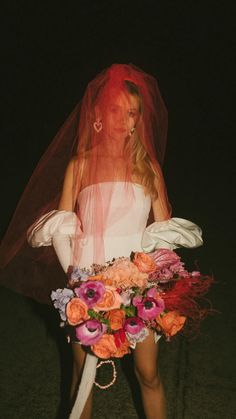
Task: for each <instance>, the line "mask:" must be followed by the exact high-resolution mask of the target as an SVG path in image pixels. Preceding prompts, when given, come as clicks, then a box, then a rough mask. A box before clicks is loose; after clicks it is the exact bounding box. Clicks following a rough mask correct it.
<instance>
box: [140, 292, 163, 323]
mask: <svg viewBox="0 0 236 419" xmlns="http://www.w3.org/2000/svg"><path fill="white" fill-rule="evenodd" d="M133 304H134V305H135V306H136V307H137V311H138V316H139V317H140V318H141V319H143V320H153V319H155V318H156V317H157V316H158V314H160V313H162V312H163V310H164V309H165V303H164V301H163V300H162V298H158V299H155V298H152V297H145V298H143V299H142V301H141V302H137V303H134V300H133Z"/></svg>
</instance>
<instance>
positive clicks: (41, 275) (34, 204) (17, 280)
mask: <svg viewBox="0 0 236 419" xmlns="http://www.w3.org/2000/svg"><path fill="white" fill-rule="evenodd" d="M167 123H168V120H167V111H166V108H165V105H164V102H163V100H162V98H161V95H160V92H159V88H158V85H157V82H156V80H155V79H154V78H153V77H152V76H150V75H148V74H146V73H144V72H143V71H142V70H140V69H138V68H137V67H135V66H133V65H123V64H114V65H112V66H111V67H109V68H108V69H105V70H104V71H102V72H101V73H100V74H99V75H98V76H97V77H96V78H95V79H94V80H93V81H91V82H90V83H89V84H88V86H87V89H86V92H85V94H84V97H83V99H82V101H81V102H80V103H79V104H78V105H77V106H76V108H75V109H74V111H73V112H72V113H71V115H70V116H69V118H68V119H67V120H66V122H65V123H64V125H63V126H62V128H61V129H60V131H59V132H58V134H57V135H56V136H55V138H54V139H53V141H52V143H51V145H50V146H49V148H48V149H47V151H46V152H45V154H44V155H43V157H42V158H41V160H40V161H39V163H38V165H37V167H36V169H35V171H34V173H33V175H32V177H31V179H30V181H29V183H28V185H27V187H26V189H25V191H24V193H23V195H22V198H21V200H20V202H19V204H18V207H17V209H16V212H15V214H14V216H13V219H12V221H11V223H10V226H9V228H8V230H7V232H6V235H5V237H4V239H3V241H2V245H1V250H0V258H1V259H0V260H1V267H2V268H3V270H2V278H1V283H2V284H4V285H6V286H8V287H10V288H13V289H15V290H16V291H18V292H20V293H23V294H24V295H27V296H30V297H33V298H34V299H36V300H38V301H40V302H44V303H48V302H49V297H48V296H49V295H50V291H51V290H52V289H54V288H57V287H60V286H62V285H64V284H65V282H66V278H65V275H64V274H63V271H62V269H61V268H60V266H59V263H58V262H57V259H56V256H55V254H54V252H53V249H51V248H39V249H31V248H30V247H29V246H28V244H27V240H26V233H27V230H28V229H29V227H30V226H31V224H32V223H33V222H34V221H35V220H37V219H38V218H39V217H41V216H42V215H44V214H46V213H48V212H49V211H51V210H53V209H56V208H57V207H58V203H59V198H60V194H61V191H62V187H63V179H64V174H65V171H66V167H67V166H68V164H69V165H70V167H72V169H73V188H72V189H73V190H72V201H73V202H72V205H71V209H72V211H74V212H75V213H76V215H77V220H78V222H77V226H76V227H75V232H74V237H75V240H74V242H73V243H74V245H73V251H72V255H71V264H76V265H79V260H80V248H81V242H82V240H83V239H84V240H86V237H87V236H92V237H93V251H92V254H91V262H94V263H103V262H104V261H105V260H104V257H105V256H104V244H103V232H104V230H105V229H107V228H109V227H110V226H112V225H113V223H114V222H115V220H116V219H120V218H122V217H123V216H124V215H125V212H126V211H127V207H129V206H131V205H132V203H133V201H134V200H135V194H134V189H133V185H134V184H139V185H141V186H143V188H144V191H145V193H146V194H149V195H151V198H152V199H153V200H155V199H156V198H157V197H158V201H159V205H160V206H161V207H162V208H163V211H164V213H165V217H166V219H168V218H169V217H170V214H171V208H170V205H169V203H168V198H167V194H166V188H165V183H164V180H163V176H162V171H161V165H162V163H163V158H164V153H165V146H166V136H167ZM117 182H120V184H121V185H122V188H123V194H124V202H125V205H124V206H122V205H121V206H118V207H117V208H116V209H115V210H114V209H113V210H112V211H111V208H110V202H111V199H112V196H113V193H114V185H115V184H116V183H117ZM104 183H106V185H107V186H106V196H104V195H103V194H102V190H103V189H102V185H103V184H104ZM85 188H88V189H87V193H86V194H85V195H86V202H84V203H83V214H82V213H81V209H80V206H79V205H78V201H79V200H78V197H79V194H81V193H82V191H83V190H84V189H85ZM90 191H91V193H90ZM127 204H128V205H127ZM81 220H82V223H81Z"/></svg>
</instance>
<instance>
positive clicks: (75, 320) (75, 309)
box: [66, 297, 89, 326]
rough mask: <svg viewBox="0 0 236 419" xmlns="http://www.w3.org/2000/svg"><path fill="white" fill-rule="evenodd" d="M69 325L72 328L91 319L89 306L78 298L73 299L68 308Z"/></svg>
mask: <svg viewBox="0 0 236 419" xmlns="http://www.w3.org/2000/svg"><path fill="white" fill-rule="evenodd" d="M66 316H67V320H68V323H69V324H71V325H72V326H76V325H77V324H79V323H81V322H84V321H85V320H88V319H89V315H88V307H87V305H86V304H85V303H84V302H83V301H82V300H81V299H80V298H78V297H75V298H72V299H71V300H70V301H69V303H68V304H67V306H66Z"/></svg>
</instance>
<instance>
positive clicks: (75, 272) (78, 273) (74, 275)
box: [70, 266, 91, 281]
mask: <svg viewBox="0 0 236 419" xmlns="http://www.w3.org/2000/svg"><path fill="white" fill-rule="evenodd" d="M89 275H91V272H89V271H86V270H85V269H80V268H79V267H78V266H72V270H71V272H70V279H72V280H73V281H77V280H79V279H80V280H81V281H85V280H86V278H87V277H88V276H89Z"/></svg>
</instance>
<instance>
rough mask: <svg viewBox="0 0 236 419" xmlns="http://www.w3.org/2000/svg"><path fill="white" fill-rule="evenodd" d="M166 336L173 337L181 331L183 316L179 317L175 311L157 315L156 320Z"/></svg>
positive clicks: (183, 321)
mask: <svg viewBox="0 0 236 419" xmlns="http://www.w3.org/2000/svg"><path fill="white" fill-rule="evenodd" d="M156 321H157V323H158V324H159V325H160V326H161V328H162V330H163V331H164V333H165V335H166V336H174V335H176V333H178V331H179V330H181V329H182V327H183V326H184V323H185V321H186V317H185V316H180V315H179V313H178V312H177V311H169V313H166V314H164V315H163V314H159V316H157V318H156Z"/></svg>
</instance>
